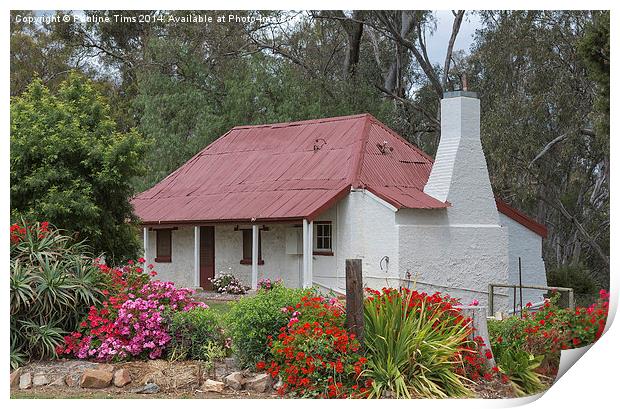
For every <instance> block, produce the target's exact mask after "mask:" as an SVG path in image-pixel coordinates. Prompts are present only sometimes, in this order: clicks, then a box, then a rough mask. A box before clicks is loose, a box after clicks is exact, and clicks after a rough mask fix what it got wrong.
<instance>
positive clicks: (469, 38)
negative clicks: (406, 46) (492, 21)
mask: <svg viewBox="0 0 620 409" xmlns="http://www.w3.org/2000/svg"><path fill="white" fill-rule="evenodd" d="M435 16H436V17H437V30H436V31H435V33H434V34H433V36H432V37H429V38H428V46H427V48H428V50H427V51H428V58H430V60H431V62H432V63H433V64H440V65H443V62H444V59H445V58H446V51H447V49H448V40H449V39H450V34H452V23H453V22H454V16H453V15H452V12H451V11H449V10H445V11H436V12H435ZM479 27H480V19H479V17H478V15H477V14H473V13H471V12H468V13H465V17H464V18H463V22H462V23H461V30H460V31H459V34H458V36H457V37H456V42H455V43H454V50H455V51H456V50H465V51H466V52H468V53H469V47H470V46H471V44H472V43H473V41H474V34H475V32H476V29H477V28H479Z"/></svg>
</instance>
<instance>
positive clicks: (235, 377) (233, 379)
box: [224, 372, 245, 391]
mask: <svg viewBox="0 0 620 409" xmlns="http://www.w3.org/2000/svg"><path fill="white" fill-rule="evenodd" d="M224 383H225V384H226V385H228V386H230V387H231V388H233V389H234V390H237V391H240V390H241V389H243V384H244V383H245V379H244V378H243V374H242V373H241V372H233V373H231V374H230V375H228V376H227V377H225V378H224Z"/></svg>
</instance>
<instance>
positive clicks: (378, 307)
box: [364, 288, 472, 398]
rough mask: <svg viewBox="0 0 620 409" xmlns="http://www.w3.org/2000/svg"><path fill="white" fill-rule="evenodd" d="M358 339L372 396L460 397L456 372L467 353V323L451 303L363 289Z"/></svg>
mask: <svg viewBox="0 0 620 409" xmlns="http://www.w3.org/2000/svg"><path fill="white" fill-rule="evenodd" d="M367 292H368V293H369V296H368V297H367V298H366V300H365V302H364V325H365V326H364V341H365V346H366V349H367V353H368V369H367V370H366V371H365V373H364V374H365V375H366V376H367V377H368V378H370V379H373V381H374V382H373V384H372V389H371V391H370V394H369V396H370V397H374V398H380V397H395V398H411V397H416V398H448V397H465V396H469V395H470V394H471V392H470V391H469V390H468V388H467V387H466V386H465V383H466V382H467V379H466V378H465V377H464V376H462V375H459V374H457V373H456V371H455V368H456V367H458V366H462V365H463V362H462V353H463V352H465V351H469V348H468V343H469V341H468V339H469V337H470V334H471V332H472V328H471V325H470V320H469V319H466V318H465V317H463V315H461V313H460V311H459V310H458V308H456V307H455V306H454V304H455V302H456V300H453V299H451V298H449V297H443V296H441V295H440V294H438V293H436V294H433V295H427V294H425V293H418V292H417V291H409V290H407V289H400V290H397V289H387V288H384V289H383V290H382V291H376V290H371V289H367Z"/></svg>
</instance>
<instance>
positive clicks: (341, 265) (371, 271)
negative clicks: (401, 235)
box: [314, 190, 399, 293]
mask: <svg viewBox="0 0 620 409" xmlns="http://www.w3.org/2000/svg"><path fill="white" fill-rule="evenodd" d="M330 212H332V213H331V216H332V217H334V219H335V220H337V221H338V223H337V228H336V231H334V232H332V234H333V236H334V241H335V243H336V246H335V248H336V249H335V251H334V257H332V258H333V259H334V260H331V262H330V263H329V264H328V265H321V264H320V263H317V260H316V256H315V268H314V282H315V283H316V284H318V285H320V286H321V287H327V288H331V289H333V290H335V291H338V292H342V293H344V292H345V289H346V283H345V276H346V275H345V260H346V259H348V258H359V259H361V260H362V271H363V273H364V286H369V287H375V288H381V287H385V286H398V285H399V281H398V271H397V266H398V245H397V234H396V227H395V225H394V208H392V207H391V206H390V205H389V204H387V203H385V202H384V201H382V200H381V199H379V198H377V197H376V196H374V195H373V194H371V193H369V192H367V191H364V190H353V191H351V193H349V194H348V195H347V196H346V197H345V198H344V199H342V200H341V201H339V202H338V203H337V204H336V205H335V206H334V207H332V209H330ZM334 213H335V214H334ZM321 218H322V216H321V217H319V218H318V219H321ZM318 219H317V220H318ZM383 256H388V257H389V264H388V266H387V270H386V265H385V262H384V263H383V270H381V268H380V267H379V262H380V260H381V258H382V257H383ZM319 265H320V267H318V268H317V266H319Z"/></svg>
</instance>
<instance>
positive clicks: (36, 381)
mask: <svg viewBox="0 0 620 409" xmlns="http://www.w3.org/2000/svg"><path fill="white" fill-rule="evenodd" d="M48 383H50V380H49V378H48V377H47V376H46V375H45V374H42V373H38V374H36V375H35V376H34V378H32V386H45V385H47V384H48Z"/></svg>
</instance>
